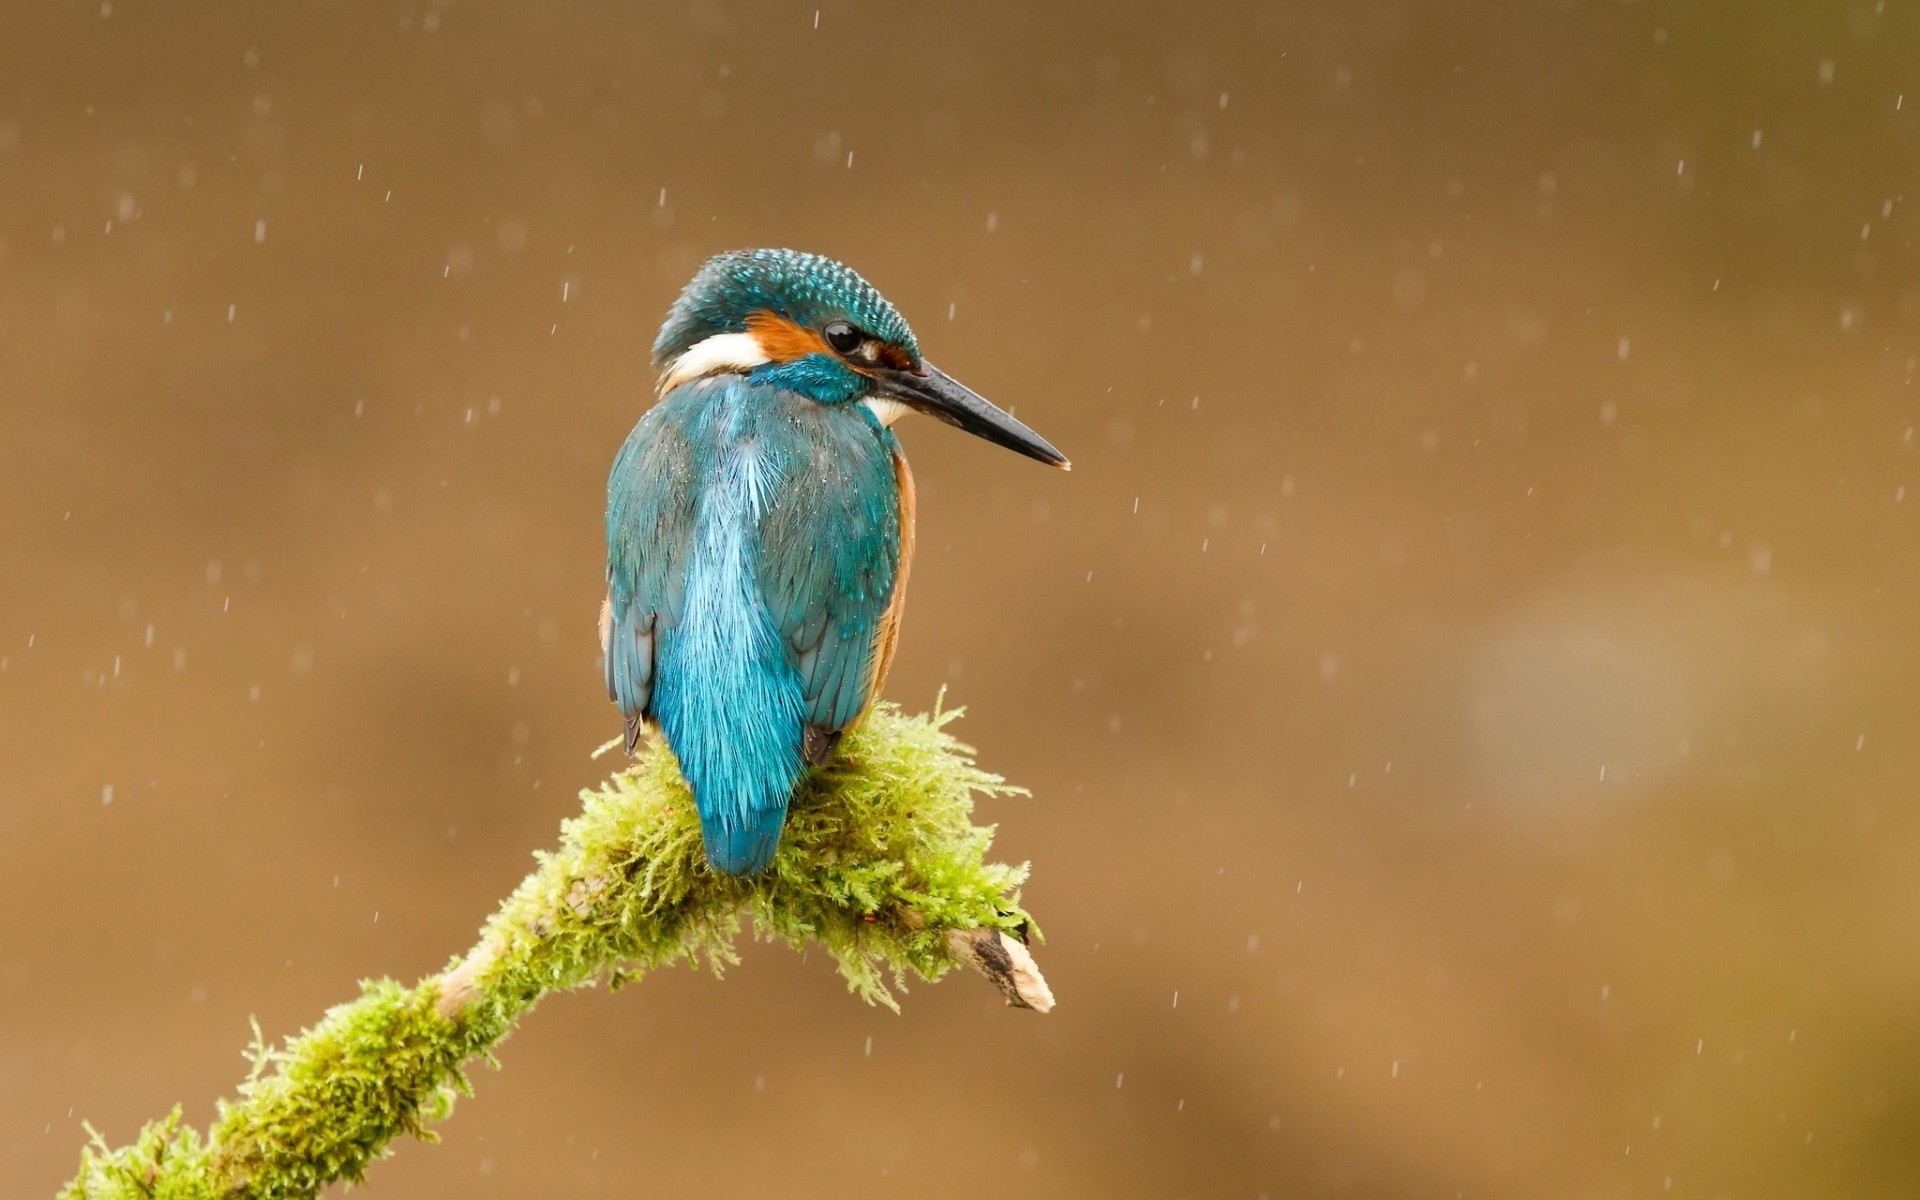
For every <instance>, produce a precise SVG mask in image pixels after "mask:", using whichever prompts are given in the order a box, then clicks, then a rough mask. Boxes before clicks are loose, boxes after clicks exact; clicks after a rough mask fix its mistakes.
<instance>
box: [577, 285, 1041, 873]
mask: <svg viewBox="0 0 1920 1200" xmlns="http://www.w3.org/2000/svg"><path fill="white" fill-rule="evenodd" d="M653 363H654V367H655V368H656V369H657V370H658V371H659V372H660V378H659V383H658V387H657V390H658V393H659V396H660V399H659V401H658V403H656V404H655V405H654V406H653V407H652V408H651V409H649V410H648V411H647V413H646V414H645V415H644V416H642V417H641V418H640V422H639V424H637V425H635V426H634V429H633V432H632V434H630V435H629V436H628V438H627V441H626V444H625V445H624V446H622V447H621V449H620V454H619V457H618V458H616V459H615V460H614V464H613V473H612V475H611V477H610V478H609V479H608V481H607V599H606V604H605V605H604V606H603V607H602V609H601V613H600V642H601V649H602V651H603V653H604V655H605V665H606V682H607V693H608V695H609V696H610V697H611V698H612V699H613V701H614V702H615V703H616V704H618V705H619V706H620V712H621V713H622V714H623V715H624V716H625V717H626V742H627V750H628V752H629V753H631V752H632V751H633V748H634V746H635V745H636V744H637V743H638V741H639V738H640V735H641V732H642V730H644V729H646V728H648V727H654V728H657V729H658V730H659V731H660V733H661V734H663V735H664V736H665V738H666V740H667V745H668V746H670V747H671V748H672V749H673V752H674V755H675V756H676V757H677V758H678V759H679V761H680V770H681V773H682V774H683V775H685V776H686V780H687V783H688V785H689V786H690V787H691V788H692V789H693V798H694V803H695V805H696V806H697V807H698V809H699V812H700V828H701V832H702V834H703V837H704V841H705V844H706V854H707V862H708V863H709V865H711V866H712V867H714V868H715V869H716V870H719V871H723V872H726V873H728V874H735V875H750V874H754V873H757V872H759V871H762V870H764V869H766V867H767V865H768V864H769V863H770V862H772V861H773V855H774V851H775V850H776V849H777V848H778V847H779V843H780V831H781V828H782V827H783V826H784V825H785V823H786V816H787V802H788V801H789V799H791V797H792V795H793V789H794V787H795V785H797V784H798V783H799V782H800V780H801V778H802V777H803V775H804V774H805V772H806V770H807V769H808V768H809V767H810V766H819V765H821V764H823V763H826V762H827V761H829V760H830V759H831V758H832V756H833V753H834V750H835V748H836V747H837V746H838V745H839V743H840V738H841V735H842V734H844V733H845V732H846V730H847V729H848V728H849V727H850V726H852V725H854V724H855V723H857V722H858V721H859V720H860V718H861V717H862V715H864V714H865V713H866V711H867V709H868V708H869V707H870V706H871V705H872V704H873V702H874V700H875V698H876V697H877V696H878V695H879V692H880V685H881V682H882V681H883V680H884V679H885V678H886V674H887V667H888V666H889V664H890V663H891V662H892V660H893V649H894V643H895V639H897V638H898V637H899V634H900V614H901V609H902V604H903V600H904V597H905V592H906V582H907V568H908V564H909V562H910V561H911V559H912V555H913V513H914V492H913V475H912V473H911V472H909V471H908V469H907V460H906V458H905V456H904V455H903V454H902V453H901V449H900V441H899V439H898V438H897V437H896V436H895V435H894V432H893V423H894V421H895V420H896V419H898V418H899V417H900V416H901V415H903V414H904V413H906V412H907V411H908V410H918V411H920V412H924V413H927V414H929V415H931V416H934V417H937V418H939V419H940V420H942V421H945V422H946V423H948V424H950V425H954V426H958V427H959V428H961V429H964V430H966V431H967V432H969V433H973V434H977V435H978V436H980V437H983V438H986V439H987V440H988V441H991V442H995V443H997V444H999V445H1001V446H1005V447H1007V448H1008V449H1011V450H1016V451H1018V452H1020V453H1021V454H1024V455H1026V456H1028V457H1029V458H1035V459H1038V460H1039V461H1041V462H1044V463H1049V464H1052V465H1054V466H1057V467H1060V468H1062V469H1065V468H1067V467H1068V463H1067V459H1066V456H1065V455H1063V454H1061V453H1060V452H1059V451H1058V450H1055V449H1054V448H1053V447H1052V446H1050V445H1048V444H1047V442H1046V440H1045V439H1044V438H1042V437H1041V436H1040V435H1039V434H1037V433H1035V432H1033V430H1031V429H1028V428H1027V427H1026V426H1025V425H1023V424H1021V423H1020V422H1019V421H1016V420H1014V419H1013V417H1012V416H1010V415H1008V414H1007V413H1005V412H1002V411H1001V410H1000V409H998V408H995V407H994V406H993V405H992V404H990V403H988V402H987V401H986V400H985V399H983V398H982V397H980V396H978V395H976V394H975V393H974V392H972V391H970V390H968V389H967V388H965V387H962V386H961V385H960V384H959V383H956V382H955V381H954V380H953V379H951V378H950V377H948V376H947V375H946V374H945V373H943V372H942V371H940V370H939V369H938V368H936V367H934V366H933V365H932V364H931V363H928V362H927V361H926V360H925V359H923V358H921V356H920V346H919V343H918V342H916V341H915V340H914V336H913V331H912V330H911V329H909V328H908V327H907V323H906V321H905V320H903V319H902V318H901V316H900V314H899V313H898V312H897V311H895V309H894V307H893V305H891V304H889V303H887V301H886V299H885V298H884V297H883V296H881V295H880V293H879V292H878V291H875V290H874V288H873V286H872V285H871V284H869V283H867V281H866V280H864V279H862V278H861V277H860V276H859V275H857V274H855V273H854V272H853V271H852V270H850V269H849V268H847V267H845V266H843V265H841V264H840V263H837V262H835V261H833V260H832V259H828V258H822V257H820V256H818V255H814V254H802V253H800V252H798V251H794V250H744V251H736V252H733V253H729V254H722V255H719V256H717V257H715V258H712V259H710V260H708V261H707V262H706V264H705V265H703V266H702V267H701V268H700V270H699V271H698V272H697V273H696V274H695V275H694V277H693V280H692V282H690V283H688V284H687V286H686V289H685V290H684V291H682V292H681V293H680V298H679V299H678V300H676V301H675V302H674V304H673V307H672V309H671V310H670V311H669V312H668V314H667V319H666V323H665V324H664V325H663V326H662V327H661V329H660V336H659V337H658V338H657V339H655V341H654V344H653Z"/></svg>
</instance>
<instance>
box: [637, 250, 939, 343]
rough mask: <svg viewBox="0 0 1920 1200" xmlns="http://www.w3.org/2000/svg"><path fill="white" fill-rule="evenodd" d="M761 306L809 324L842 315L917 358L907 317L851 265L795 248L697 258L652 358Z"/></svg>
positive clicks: (731, 325)
mask: <svg viewBox="0 0 1920 1200" xmlns="http://www.w3.org/2000/svg"><path fill="white" fill-rule="evenodd" d="M761 311H767V312H773V313H777V314H778V315H780V316H783V317H785V318H787V319H788V320H789V321H793V322H794V323H796V324H799V325H804V326H806V327H807V328H809V329H820V328H822V327H824V326H825V325H827V324H828V323H829V322H832V321H846V322H849V323H850V324H852V325H855V326H857V327H858V328H860V329H862V330H865V331H866V332H867V333H870V334H872V335H873V336H875V337H877V338H879V339H881V340H882V341H885V342H891V343H892V344H894V345H896V346H899V347H900V348H901V349H903V350H905V351H906V352H907V353H908V354H910V355H912V356H913V358H914V360H915V361H918V360H919V358H920V344H919V343H918V342H916V341H915V340H914V337H913V330H911V329H909V328H908V327H907V322H906V319H905V318H904V317H902V316H901V315H900V313H899V310H897V309H895V308H894V307H893V305H891V304H889V303H887V298H886V297H885V296H882V295H881V294H880V293H879V292H878V291H877V290H876V289H875V288H874V286H873V285H872V284H870V283H868V282H867V281H866V280H864V279H862V278H861V277H860V275H859V273H858V272H857V271H855V270H854V269H853V268H852V267H849V266H847V265H846V264H844V263H839V262H835V261H834V260H833V259H831V258H825V257H822V256H821V255H818V254H807V253H804V252H802V251H799V250H730V251H728V252H727V253H725V254H716V255H714V256H713V257H712V258H710V259H708V260H707V261H706V262H704V263H702V264H701V266H700V269H699V270H698V271H695V272H694V274H693V279H692V280H690V281H689V282H688V283H687V286H686V287H685V288H684V289H682V290H681V292H680V298H679V299H678V300H675V301H674V302H673V307H672V308H671V309H670V310H668V312H667V320H666V324H664V325H662V326H661V327H660V336H659V337H657V338H655V339H654V342H653V364H654V366H655V367H664V366H665V365H666V364H667V363H669V362H672V361H673V360H674V359H676V358H678V357H679V356H680V355H682V354H684V353H686V352H687V351H688V350H690V349H692V348H693V347H694V346H696V345H698V344H699V343H700V342H702V341H705V340H706V339H707V338H709V337H712V336H713V335H714V334H716V333H739V332H741V331H743V330H745V329H746V327H747V318H748V317H750V316H752V315H753V314H754V313H756V312H761Z"/></svg>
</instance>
